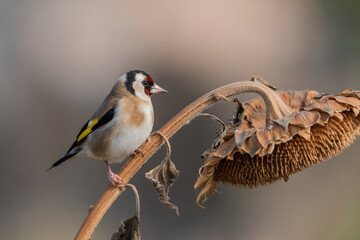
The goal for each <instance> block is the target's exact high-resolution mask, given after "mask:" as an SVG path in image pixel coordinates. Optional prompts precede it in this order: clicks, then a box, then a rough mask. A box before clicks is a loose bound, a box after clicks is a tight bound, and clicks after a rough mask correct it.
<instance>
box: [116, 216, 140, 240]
mask: <svg viewBox="0 0 360 240" xmlns="http://www.w3.org/2000/svg"><path fill="white" fill-rule="evenodd" d="M140 239H141V238H140V218H139V215H137V214H136V215H135V216H133V217H131V218H128V219H126V220H124V221H122V222H121V226H120V227H119V231H118V232H116V233H114V234H113V235H112V237H111V240H140Z"/></svg>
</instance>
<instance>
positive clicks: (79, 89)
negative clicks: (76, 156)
mask: <svg viewBox="0 0 360 240" xmlns="http://www.w3.org/2000/svg"><path fill="white" fill-rule="evenodd" d="M359 16H360V5H359V2H358V1H356V0H346V1H341V3H340V1H338V2H337V1H325V0H316V1H301V0H297V1H296V0H294V1H286V0H274V1H267V0H260V1H251V0H241V1H233V0H225V1H212V0H211V1H205V0H202V1H188V0H185V1H158V0H153V1H144V0H143V1H125V0H111V1H93V0H87V1H84V0H80V1H70V0H64V1H53V0H49V1H39V0H30V1H25V0H19V1H13V0H1V1H0V110H1V115H0V133H1V134H0V151H1V165H2V166H1V168H0V172H1V174H0V189H1V198H0V199H1V205H0V212H1V218H0V221H1V223H0V239H72V238H74V236H75V234H76V232H77V230H78V228H79V227H80V225H81V224H82V222H83V220H84V219H85V217H86V215H87V211H88V209H89V206H90V205H91V204H94V203H96V201H97V200H98V198H99V197H100V196H101V194H102V192H103V191H104V189H105V188H106V186H107V185H108V180H107V175H106V168H105V165H104V164H103V163H102V162H100V161H98V160H94V159H81V160H74V161H69V162H67V163H65V164H64V165H62V166H60V167H58V168H56V169H53V170H52V171H50V172H46V169H47V168H48V167H49V166H50V165H51V164H52V163H53V162H54V161H56V160H57V159H58V158H59V157H60V156H61V155H62V154H64V153H65V151H66V150H67V148H68V147H69V145H70V144H71V143H72V141H73V139H74V137H75V135H76V134H77V132H78V130H79V128H80V127H81V126H82V125H83V124H84V122H85V121H86V120H87V118H88V117H90V116H91V115H92V113H93V112H94V111H95V109H96V108H97V107H98V105H99V104H100V102H101V101H102V100H103V98H104V97H105V95H106V94H107V92H108V91H109V90H110V88H111V87H112V85H113V83H114V82H115V80H116V79H117V78H118V77H119V76H120V75H122V74H123V73H125V72H126V71H128V70H131V69H141V70H145V71H147V72H148V73H150V74H151V75H152V77H153V78H154V79H155V80H156V81H157V83H158V84H159V85H161V86H162V87H164V88H165V89H167V90H169V92H170V94H168V95H157V96H154V97H153V103H154V108H155V115H156V121H155V126H154V130H156V129H159V128H160V127H161V126H162V125H163V124H164V123H166V122H167V121H168V120H169V119H170V118H171V117H172V116H173V115H174V114H176V113H177V112H178V111H180V110H181V109H182V108H183V107H185V106H186V105H187V104H189V103H190V102H191V101H193V100H194V99H195V98H197V97H199V96H201V95H202V94H204V93H206V92H208V91H210V90H212V89H214V88H216V87H219V86H222V85H225V84H227V83H231V82H234V81H242V80H247V79H249V78H250V77H252V76H253V75H258V76H261V77H263V78H265V79H266V80H268V81H269V82H271V83H272V84H273V85H275V86H277V87H279V88H281V89H314V90H318V91H320V92H330V93H338V92H340V91H343V90H345V89H347V88H353V89H360V81H359V79H360V68H359V66H360V65H359V64H360V44H359V42H360V17H359ZM251 97H254V96H253V95H245V96H241V99H242V100H245V99H249V98H251ZM233 107H234V106H233V105H231V104H229V103H222V104H219V105H217V106H216V107H214V108H213V109H211V110H210V112H212V113H215V114H216V115H217V116H219V117H221V118H222V119H223V120H227V119H229V118H230V116H231V113H232V110H233ZM217 130H218V126H217V125H216V124H215V123H213V122H212V121H210V120H208V119H196V120H194V121H193V122H192V123H191V124H190V125H187V126H185V127H184V128H183V129H182V130H181V131H179V132H178V133H177V134H176V135H175V136H174V137H173V138H171V143H172V148H173V155H172V159H173V161H174V162H175V163H176V165H177V168H178V169H179V170H180V171H181V175H180V177H179V179H178V180H177V181H176V182H175V185H174V186H173V188H172V189H171V191H170V197H171V200H172V201H173V202H174V203H175V204H177V205H178V206H179V207H180V214H181V215H180V217H177V216H176V215H175V213H174V212H173V211H171V210H169V209H167V208H166V207H165V206H163V205H161V204H160V203H159V201H158V199H157V196H156V193H155V191H154V189H153V187H152V184H151V183H150V182H148V180H146V179H145V177H144V173H145V172H146V171H148V170H149V169H151V168H152V167H154V166H155V165H156V164H157V163H159V162H160V161H161V160H162V159H163V158H164V155H165V149H164V147H163V148H162V149H161V150H160V151H159V152H158V153H157V154H156V155H154V156H153V157H152V158H151V159H150V160H149V161H148V163H147V164H146V165H145V166H144V167H143V169H141V171H140V172H139V173H138V174H137V175H136V176H135V177H134V178H133V179H132V181H131V182H132V183H133V184H135V185H136V186H137V187H138V190H139V192H140V196H141V206H142V209H141V233H142V237H143V239H147V240H151V239H155V240H157V239H209V240H210V239H211V240H212V239H214V240H215V239H247V240H252V239H253V240H257V239H276V240H282V239H283V240H287V239H293V240H297V239H299V240H304V239H309V240H318V239H327V240H332V239H333V240H337V239H360V227H359V226H360V187H359V186H360V174H359V169H360V161H359V159H358V158H359V157H358V156H359V155H360V148H359V146H360V145H359V143H358V142H356V143H355V144H354V145H352V146H351V147H350V148H349V149H347V150H345V151H344V152H343V153H342V154H341V155H340V156H338V157H336V158H334V159H331V160H330V161H328V162H326V163H322V164H319V165H316V166H313V167H311V168H309V169H306V170H304V171H303V172H301V173H299V174H296V175H293V176H291V177H290V180H289V182H287V183H284V182H278V183H275V184H273V185H270V186H267V187H260V188H257V189H252V190H249V189H237V188H234V187H231V186H225V185H219V187H218V190H219V192H220V194H215V195H214V196H212V197H211V199H210V200H209V201H208V202H207V203H206V205H205V206H206V210H204V209H201V208H199V207H197V205H196V204H195V198H196V195H197V192H196V191H194V190H193V184H194V183H195V180H196V178H197V172H198V168H199V167H200V166H201V159H200V155H201V153H202V152H203V151H205V150H206V148H207V147H208V146H209V145H210V144H211V142H212V138H213V136H214V134H215V132H216V131H217ZM120 167H121V165H119V164H118V165H113V169H114V170H116V171H117V170H119V169H120ZM134 212H135V201H134V196H133V194H132V192H131V191H126V192H125V193H124V194H123V195H121V197H120V198H119V199H118V200H117V201H116V202H115V204H114V205H113V206H112V207H111V209H110V210H109V212H108V213H107V214H106V215H105V217H104V218H103V220H102V222H101V223H100V225H99V226H98V228H97V229H96V231H95V233H94V235H93V238H94V239H109V238H110V236H111V234H112V233H113V232H114V231H116V230H117V228H118V226H119V225H120V222H121V220H122V219H124V218H128V217H130V216H132V215H133V214H134Z"/></svg>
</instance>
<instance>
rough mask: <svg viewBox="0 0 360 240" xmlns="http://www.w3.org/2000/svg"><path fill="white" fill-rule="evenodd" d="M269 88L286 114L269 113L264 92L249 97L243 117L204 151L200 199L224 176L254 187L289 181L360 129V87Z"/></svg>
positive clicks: (348, 142)
mask: <svg viewBox="0 0 360 240" xmlns="http://www.w3.org/2000/svg"><path fill="white" fill-rule="evenodd" d="M269 93H271V95H272V96H274V94H276V95H277V96H279V97H280V99H276V98H273V99H272V102H271V103H272V105H273V107H274V109H275V111H276V110H277V109H276V106H281V108H282V109H281V111H278V112H281V113H282V115H281V117H277V118H275V117H273V116H274V115H271V114H268V112H267V111H268V109H267V108H266V106H265V104H264V101H263V100H262V99H261V98H257V99H254V100H252V101H249V102H246V103H244V105H243V106H244V109H245V111H244V116H243V119H242V121H239V122H238V123H235V122H234V123H232V124H229V125H227V126H226V129H225V131H224V132H223V133H221V134H220V135H219V136H218V137H217V138H216V139H215V143H214V144H213V145H212V147H211V148H210V149H209V150H208V151H206V152H205V153H204V154H203V157H204V162H203V166H202V168H201V169H200V176H199V178H198V180H197V182H196V184H195V188H199V187H202V189H201V191H200V193H199V195H198V198H197V202H198V204H200V205H201V204H202V203H203V202H204V201H206V200H207V199H208V198H209V196H210V195H211V194H212V193H213V192H214V191H215V189H216V185H217V183H219V182H224V183H230V184H233V185H236V186H238V187H250V188H253V187H257V186H259V185H266V184H269V183H272V182H275V181H277V180H279V179H284V180H285V181H287V180H288V179H289V176H290V175H291V174H294V173H296V172H299V171H301V170H302V169H304V168H307V167H310V166H312V165H314V164H316V163H319V162H321V161H325V160H327V159H329V158H331V157H333V156H335V155H337V154H339V153H340V152H341V151H342V150H344V149H345V148H346V147H348V146H350V145H351V144H352V143H353V141H354V140H355V138H356V137H357V136H358V135H359V130H360V115H359V109H360V92H359V91H354V90H346V91H344V92H342V93H339V94H337V95H330V94H319V93H318V92H316V91H309V90H306V91H277V92H275V91H273V88H270V87H269ZM284 104H285V105H284ZM267 107H268V106H267ZM275 111H274V112H275ZM278 115H279V114H278ZM266 116H269V118H270V119H269V120H267V119H266ZM267 121H268V123H267Z"/></svg>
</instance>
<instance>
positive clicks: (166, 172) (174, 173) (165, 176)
mask: <svg viewBox="0 0 360 240" xmlns="http://www.w3.org/2000/svg"><path fill="white" fill-rule="evenodd" d="M178 176H179V171H178V170H177V169H176V168H175V164H174V163H173V162H172V161H171V160H170V158H167V159H165V160H164V161H162V162H161V164H160V165H159V166H157V167H155V168H154V169H152V170H151V171H149V172H147V173H146V174H145V177H146V178H148V179H150V181H151V182H152V183H153V185H154V187H155V189H156V191H157V192H158V195H159V200H160V202H161V203H163V204H165V205H166V206H168V207H169V208H171V209H175V211H176V214H177V215H179V209H178V207H177V206H176V205H174V204H172V203H170V202H169V200H170V198H169V196H168V194H169V188H170V187H171V185H172V184H173V182H174V180H176V178H177V177H178Z"/></svg>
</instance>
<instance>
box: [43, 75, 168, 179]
mask: <svg viewBox="0 0 360 240" xmlns="http://www.w3.org/2000/svg"><path fill="white" fill-rule="evenodd" d="M166 92H167V91H166V90H165V89H163V88H161V87H160V86H158V85H157V84H155V83H154V81H153V79H152V78H151V77H150V75H149V74H147V73H145V72H143V71H139V70H134V71H129V72H127V73H126V74H124V75H123V76H121V77H120V79H119V80H118V81H117V82H116V83H115V85H114V86H113V88H112V89H111V91H110V93H109V94H108V95H107V97H106V98H105V100H104V101H103V102H102V104H101V105H100V107H99V108H98V110H97V111H96V112H95V113H94V115H93V116H92V117H91V118H90V119H89V120H88V121H87V122H86V124H85V125H84V126H83V127H82V129H81V130H80V132H79V134H78V135H77V137H76V139H75V141H74V143H73V144H72V145H71V147H70V149H69V150H68V151H67V152H66V154H65V155H64V156H63V157H62V158H60V159H59V160H58V161H56V162H55V163H54V164H53V165H52V166H51V167H50V168H49V170H50V169H52V168H53V167H56V166H58V165H60V164H61V163H63V162H65V161H66V160H69V159H73V158H80V157H93V158H97V159H100V160H103V161H104V162H105V164H106V166H107V169H108V177H109V180H110V182H111V183H112V184H114V185H117V184H122V181H121V178H120V177H119V176H118V175H117V174H115V173H113V172H112V171H111V169H110V166H109V163H114V162H121V161H123V160H124V159H125V158H126V157H127V156H128V155H130V154H131V153H132V152H134V151H136V150H137V148H138V147H139V146H140V145H141V144H142V143H144V142H145V140H146V139H147V138H148V137H149V135H150V133H151V130H152V128H153V124H154V111H153V106H152V103H151V99H150V97H151V95H152V94H154V93H166Z"/></svg>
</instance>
